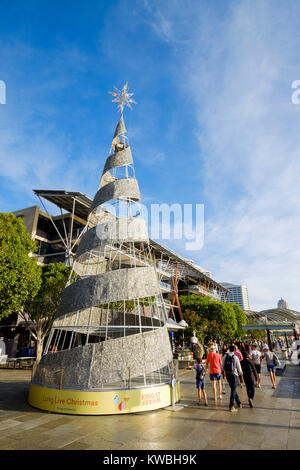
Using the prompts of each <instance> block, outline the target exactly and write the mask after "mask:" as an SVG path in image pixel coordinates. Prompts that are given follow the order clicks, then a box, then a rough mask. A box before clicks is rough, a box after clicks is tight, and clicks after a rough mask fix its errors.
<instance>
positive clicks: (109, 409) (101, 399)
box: [28, 382, 180, 415]
mask: <svg viewBox="0 0 300 470" xmlns="http://www.w3.org/2000/svg"><path fill="white" fill-rule="evenodd" d="M179 399H180V383H179V382H177V384H176V388H175V401H176V402H177V401H178V400H179ZM28 403H29V404H30V405H31V406H33V407H35V408H39V409H41V410H46V411H52V412H53V413H67V414H74V415H112V414H124V413H137V412H139V411H149V410H156V409H159V408H164V407H166V406H169V405H171V404H172V387H171V385H158V386H155V387H148V388H138V389H137V388H136V389H130V390H129V389H128V390H124V389H123V390H108V391H103V392H102V391H101V392H89V391H80V390H58V389H55V388H46V387H40V386H38V385H33V384H31V385H30V389H29V397H28Z"/></svg>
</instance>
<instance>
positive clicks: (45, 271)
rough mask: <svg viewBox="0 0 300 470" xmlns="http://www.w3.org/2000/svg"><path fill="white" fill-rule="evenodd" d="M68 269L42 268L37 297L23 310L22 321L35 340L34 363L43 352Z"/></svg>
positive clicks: (53, 265)
mask: <svg viewBox="0 0 300 470" xmlns="http://www.w3.org/2000/svg"><path fill="white" fill-rule="evenodd" d="M69 274H70V268H69V267H68V266H65V265H64V264H63V263H49V264H46V265H45V266H43V267H42V283H41V286H40V289H39V291H38V293H37V295H36V296H35V297H34V298H33V299H30V300H29V301H28V302H27V303H26V305H25V308H24V312H23V317H24V320H27V321H29V322H30V323H29V329H30V330H31V333H32V336H33V337H34V339H35V340H36V363H37V364H38V362H39V361H40V359H41V357H42V352H43V344H44V339H45V337H46V336H47V334H48V333H49V331H50V329H51V327H52V324H53V320H54V316H55V312H56V309H57V307H58V304H59V301H60V298H61V295H62V292H63V290H64V288H65V286H66V282H67V280H68V277H69Z"/></svg>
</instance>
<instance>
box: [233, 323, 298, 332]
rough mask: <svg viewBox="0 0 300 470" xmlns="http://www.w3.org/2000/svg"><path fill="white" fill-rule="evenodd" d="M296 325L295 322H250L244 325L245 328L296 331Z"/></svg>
mask: <svg viewBox="0 0 300 470" xmlns="http://www.w3.org/2000/svg"><path fill="white" fill-rule="evenodd" d="M295 328H296V325H295V324H294V323H290V324H288V323H285V324H268V325H264V324H261V323H260V324H251V325H250V324H249V325H242V329H243V330H269V331H273V330H274V331H276V330H279V331H292V332H294V330H295Z"/></svg>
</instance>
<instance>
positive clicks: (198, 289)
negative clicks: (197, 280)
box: [189, 284, 221, 300]
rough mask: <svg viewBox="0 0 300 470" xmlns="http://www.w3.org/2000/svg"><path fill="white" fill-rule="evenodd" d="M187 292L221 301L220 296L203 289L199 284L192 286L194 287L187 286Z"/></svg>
mask: <svg viewBox="0 0 300 470" xmlns="http://www.w3.org/2000/svg"><path fill="white" fill-rule="evenodd" d="M189 291H190V292H192V293H193V294H203V295H207V296H208V297H211V298H212V299H215V300H221V296H220V295H219V294H217V293H216V292H213V291H211V290H209V289H206V288H205V287H203V286H200V285H199V284H197V285H194V286H189Z"/></svg>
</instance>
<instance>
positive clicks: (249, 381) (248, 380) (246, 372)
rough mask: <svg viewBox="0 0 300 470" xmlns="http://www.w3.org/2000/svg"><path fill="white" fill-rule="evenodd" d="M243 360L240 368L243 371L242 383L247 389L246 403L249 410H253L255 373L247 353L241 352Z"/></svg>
mask: <svg viewBox="0 0 300 470" xmlns="http://www.w3.org/2000/svg"><path fill="white" fill-rule="evenodd" d="M242 355H243V360H242V361H241V367H242V370H243V377H244V382H245V385H246V389H247V395H248V401H249V406H250V408H253V400H254V395H255V384H256V383H257V373H256V369H255V367H254V364H253V363H252V362H251V360H250V359H251V356H250V354H249V353H248V352H247V351H243V352H242Z"/></svg>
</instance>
